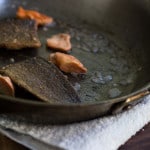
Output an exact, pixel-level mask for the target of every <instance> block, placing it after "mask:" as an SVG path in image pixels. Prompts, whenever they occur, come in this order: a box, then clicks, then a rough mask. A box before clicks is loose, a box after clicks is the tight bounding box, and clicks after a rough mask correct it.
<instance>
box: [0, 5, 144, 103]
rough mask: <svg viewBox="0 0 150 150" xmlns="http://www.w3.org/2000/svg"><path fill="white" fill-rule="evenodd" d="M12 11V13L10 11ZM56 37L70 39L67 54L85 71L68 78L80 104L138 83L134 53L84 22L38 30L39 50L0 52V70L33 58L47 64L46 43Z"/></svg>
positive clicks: (125, 91) (116, 94) (108, 96)
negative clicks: (62, 36) (63, 34)
mask: <svg viewBox="0 0 150 150" xmlns="http://www.w3.org/2000/svg"><path fill="white" fill-rule="evenodd" d="M19 5H20V4H19ZM27 6H28V5H27ZM27 6H26V8H27ZM11 7H12V5H11ZM31 8H32V7H30V9H31ZM33 8H34V7H33ZM13 10H15V9H12V10H11V11H12V12H13ZM39 10H40V8H39ZM12 17H13V16H12ZM53 17H54V18H55V16H53ZM56 18H58V17H56ZM60 18H61V17H60ZM57 33H69V34H70V35H71V37H72V38H71V43H72V50H71V52H70V54H71V55H73V56H75V57H77V58H78V59H79V60H80V61H81V62H82V63H83V64H84V66H85V67H87V69H88V72H87V74H85V75H76V74H67V75H68V79H69V80H70V82H71V84H72V85H73V87H74V88H75V89H76V90H77V92H78V94H79V96H80V97H81V100H82V102H83V103H84V102H85V103H86V102H89V101H102V100H106V99H112V98H116V97H120V96H123V95H126V94H129V93H131V92H133V91H134V90H135V85H136V84H137V80H138V79H139V78H140V76H142V75H143V74H142V73H141V72H142V69H143V63H141V62H140V61H139V58H137V56H139V55H138V54H137V51H135V50H131V49H130V48H127V47H123V46H121V45H120V44H119V43H118V42H115V40H114V39H111V38H110V35H111V33H108V32H107V33H106V32H105V31H104V30H100V29H99V28H98V27H96V26H91V25H88V24H87V23H84V22H82V23H81V22H80V23H77V22H76V24H71V23H70V22H69V21H68V22H66V20H65V21H63V20H62V19H55V24H53V25H52V26H49V27H41V28H39V30H38V34H39V37H40V40H41V42H42V47H41V48H39V49H23V50H20V51H13V50H12V51H9V50H4V49H0V67H3V66H5V65H7V64H10V63H14V62H18V61H22V60H24V59H26V58H28V57H34V56H41V57H43V58H45V59H46V60H48V57H49V54H50V53H52V52H54V51H53V50H52V49H47V48H46V46H45V43H46V39H47V38H48V37H50V36H51V35H53V34H57ZM141 74H142V75H141Z"/></svg>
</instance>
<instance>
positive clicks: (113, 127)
mask: <svg viewBox="0 0 150 150" xmlns="http://www.w3.org/2000/svg"><path fill="white" fill-rule="evenodd" d="M148 122H150V95H149V96H147V97H145V98H144V100H143V101H142V102H141V103H139V104H138V105H136V106H134V107H133V108H132V109H130V110H128V111H125V112H123V113H120V114H118V115H115V116H109V117H103V118H98V119H95V120H92V121H87V122H82V123H75V124H70V125H61V126H56V125H53V126H52V125H31V124H30V125H28V124H25V123H21V122H19V123H18V122H15V121H10V120H9V119H8V118H7V117H0V125H2V126H6V127H8V128H11V129H14V130H16V131H18V132H20V133H26V134H29V135H31V136H33V137H35V138H37V139H40V140H41V141H45V142H47V143H50V144H53V145H57V146H60V147H62V148H65V149H68V150H116V149H118V148H119V147H120V146H121V145H122V144H124V143H125V142H126V141H127V140H128V139H129V138H130V137H131V136H133V135H134V134H135V133H136V132H137V131H139V130H140V129H141V128H142V127H143V126H144V125H145V124H147V123H148Z"/></svg>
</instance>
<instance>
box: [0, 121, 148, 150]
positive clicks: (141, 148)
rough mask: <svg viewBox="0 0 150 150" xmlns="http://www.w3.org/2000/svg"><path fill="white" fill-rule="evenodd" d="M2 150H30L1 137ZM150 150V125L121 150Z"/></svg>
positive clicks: (0, 147)
mask: <svg viewBox="0 0 150 150" xmlns="http://www.w3.org/2000/svg"><path fill="white" fill-rule="evenodd" d="M0 145H1V146H0V149H1V150H29V149H27V148H25V147H24V146H22V145H20V144H18V143H16V142H14V141H12V140H10V139H8V138H7V137H5V136H3V135H0ZM149 149H150V123H149V124H148V125H146V126H145V127H144V128H143V129H142V130H141V131H139V132H138V133H137V134H136V135H135V136H133V137H132V138H131V139H130V140H129V141H128V142H127V143H126V144H125V145H123V146H121V147H120V148H119V150H149Z"/></svg>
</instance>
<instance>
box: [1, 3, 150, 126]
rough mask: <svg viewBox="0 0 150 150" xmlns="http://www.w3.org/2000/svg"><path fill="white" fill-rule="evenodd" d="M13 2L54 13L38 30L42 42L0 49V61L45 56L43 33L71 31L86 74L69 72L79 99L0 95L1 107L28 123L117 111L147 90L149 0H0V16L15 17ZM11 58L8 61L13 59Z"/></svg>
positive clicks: (73, 119) (67, 120) (149, 85)
mask: <svg viewBox="0 0 150 150" xmlns="http://www.w3.org/2000/svg"><path fill="white" fill-rule="evenodd" d="M18 6H22V7H24V8H26V9H34V10H37V11H40V12H42V13H44V14H46V15H49V16H52V17H53V18H54V19H55V24H53V25H52V26H49V27H41V28H39V30H38V34H39V37H40V40H41V42H42V47H41V48H39V49H36V50H35V49H25V50H20V51H9V50H4V49H0V67H3V66H5V65H8V64H10V63H13V61H15V62H19V61H22V60H24V59H27V58H30V57H35V56H40V57H43V58H45V59H46V60H47V59H48V56H49V54H50V53H51V52H52V50H51V49H46V47H45V41H46V38H48V37H50V36H51V35H53V34H55V33H60V32H65V33H69V34H71V36H72V39H71V40H72V45H73V48H72V51H71V54H72V55H74V56H75V57H77V58H78V59H79V60H81V62H82V63H83V64H84V65H85V66H86V67H87V69H88V73H87V74H86V75H74V74H72V75H68V79H69V80H70V82H71V84H72V85H73V86H74V87H75V88H76V89H77V90H78V94H79V96H80V97H81V100H82V103H79V104H65V103H64V104H48V103H44V102H39V101H35V100H32V98H33V97H31V96H30V95H29V94H23V92H22V94H21V95H19V94H18V96H16V97H15V98H14V97H8V96H4V95H0V113H1V114H8V115H9V116H10V118H12V119H16V120H21V121H27V122H32V123H51V124H63V123H72V122H78V121H84V120H89V119H94V118H96V117H99V116H102V115H106V114H111V113H118V112H120V111H122V110H123V109H125V108H127V107H128V106H131V105H133V104H136V103H138V102H139V101H140V98H142V97H143V96H145V95H148V94H149V93H150V82H149V81H150V76H149V73H150V59H149V54H150V51H149V49H150V42H149V33H150V17H149V15H150V12H149V10H150V9H149V6H150V3H149V2H148V1H146V0H141V1H140V0H139V1H137V0H126V1H124V0H93V1H90V0H78V1H74V0H49V1H46V0H43V1H40V0H37V1H34V0H0V18H1V19H4V18H11V17H15V13H16V10H17V8H18ZM12 60H13V61H12Z"/></svg>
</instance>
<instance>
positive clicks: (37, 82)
mask: <svg viewBox="0 0 150 150" xmlns="http://www.w3.org/2000/svg"><path fill="white" fill-rule="evenodd" d="M0 73H1V74H4V75H7V76H9V77H10V78H11V80H12V81H13V82H14V83H16V84H17V85H18V86H20V87H22V88H24V89H25V90H27V91H29V92H30V93H32V94H33V95H35V96H36V97H38V98H39V99H41V100H43V101H46V102H49V103H77V102H80V98H79V97H78V95H77V93H76V92H75V90H74V89H73V87H72V86H71V84H70V82H69V81H68V80H67V79H66V78H65V77H64V75H63V74H62V72H61V71H60V70H59V69H58V68H57V67H56V66H55V65H54V64H52V63H50V62H48V61H46V60H44V59H43V58H40V57H35V58H31V59H28V60H25V61H22V62H19V63H16V64H11V65H8V66H6V67H3V68H2V69H1V70H0Z"/></svg>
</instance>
